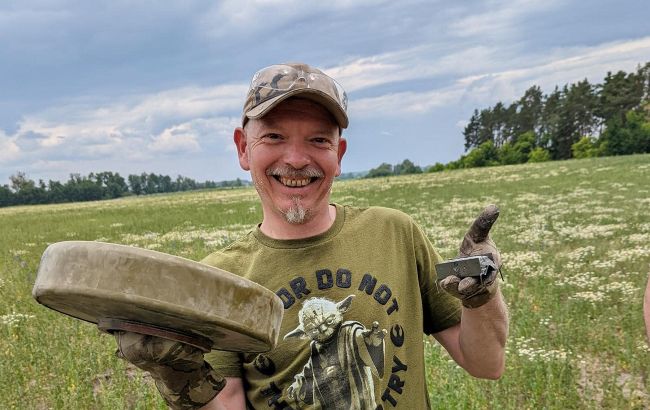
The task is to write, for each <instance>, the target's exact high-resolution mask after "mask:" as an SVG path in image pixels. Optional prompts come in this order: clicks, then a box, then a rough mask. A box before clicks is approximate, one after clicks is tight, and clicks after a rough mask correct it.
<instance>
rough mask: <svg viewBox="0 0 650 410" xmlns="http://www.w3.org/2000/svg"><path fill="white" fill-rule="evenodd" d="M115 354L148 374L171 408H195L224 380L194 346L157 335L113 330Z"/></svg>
mask: <svg viewBox="0 0 650 410" xmlns="http://www.w3.org/2000/svg"><path fill="white" fill-rule="evenodd" d="M114 335H115V339H116V341H117V345H118V351H117V355H118V357H120V358H122V359H125V360H127V361H129V362H131V363H133V364H134V365H135V366H137V367H139V368H140V369H142V370H145V371H147V372H149V373H150V374H151V377H152V378H153V379H154V380H155V382H156V387H157V388H158V391H159V392H160V394H161V395H162V397H163V399H165V401H166V402H167V404H168V405H169V406H170V407H171V408H172V409H175V410H176V409H183V410H187V409H198V408H200V407H202V406H203V405H205V404H206V403H208V402H209V401H210V400H212V399H213V398H214V397H215V396H216V395H217V394H218V393H219V392H220V391H221V390H222V389H223V388H224V386H225V385H226V380H225V379H224V378H223V377H222V376H221V375H219V374H218V373H217V372H215V371H214V370H213V369H212V367H211V366H210V365H209V364H208V363H207V362H206V361H205V360H204V358H203V352H202V351H201V350H199V349H198V348H195V347H193V346H190V345H187V344H184V343H180V342H175V341H172V340H167V339H163V338H160V337H156V336H148V335H142V334H138V333H132V332H122V331H119V332H115V333H114Z"/></svg>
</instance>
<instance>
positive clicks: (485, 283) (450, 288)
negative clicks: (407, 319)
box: [433, 205, 508, 379]
mask: <svg viewBox="0 0 650 410" xmlns="http://www.w3.org/2000/svg"><path fill="white" fill-rule="evenodd" d="M498 217H499V209H498V208H497V207H496V206H494V205H490V206H488V207H487V208H485V209H484V210H483V212H482V213H481V214H480V215H479V216H478V218H476V220H475V221H474V223H473V224H472V226H471V227H470V228H469V230H468V231H467V233H466V234H465V237H464V238H463V241H462V243H461V245H460V252H459V256H461V257H467V256H476V255H491V256H490V257H491V258H492V260H493V262H494V263H495V266H496V269H492V270H491V271H489V273H487V275H486V276H485V277H482V278H481V279H480V280H479V279H477V278H475V277H465V278H461V277H458V276H455V275H450V276H448V277H446V278H444V279H443V280H441V281H440V286H441V287H442V288H443V289H444V290H445V291H447V292H448V293H450V294H451V295H452V296H454V297H456V298H458V299H460V300H461V303H462V306H463V307H462V313H461V320H460V324H458V325H456V326H452V327H450V328H448V329H445V330H443V331H441V332H438V333H435V334H434V335H433V336H434V337H435V338H436V340H438V342H440V344H441V345H442V346H443V347H445V349H447V351H448V352H449V354H450V355H451V357H452V358H453V359H454V360H455V361H456V363H458V364H459V365H460V366H461V367H462V368H464V369H465V370H467V372H468V373H469V374H471V375H472V376H475V377H481V378H487V379H498V378H499V377H501V375H502V374H503V371H504V368H505V345H506V339H507V337H508V310H507V308H506V305H505V303H504V301H503V297H502V295H501V291H500V290H499V284H498V278H497V270H498V268H499V267H500V266H501V255H500V254H499V251H498V249H497V248H496V245H495V244H494V242H493V241H492V239H491V238H490V237H489V232H490V229H491V228H492V225H493V224H494V222H495V221H496V220H497V218H498Z"/></svg>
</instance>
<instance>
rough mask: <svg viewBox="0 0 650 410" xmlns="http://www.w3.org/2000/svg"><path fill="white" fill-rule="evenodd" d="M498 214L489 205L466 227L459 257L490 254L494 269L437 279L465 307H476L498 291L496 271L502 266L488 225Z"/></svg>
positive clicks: (495, 209) (493, 207)
mask: <svg viewBox="0 0 650 410" xmlns="http://www.w3.org/2000/svg"><path fill="white" fill-rule="evenodd" d="M498 217H499V208H497V207H496V205H488V206H487V207H486V208H485V209H484V210H483V212H481V214H480V215H479V216H478V218H476V220H475V221H474V223H473V224H472V226H471V227H470V228H469V230H468V231H467V233H466V234H465V237H464V238H463V242H462V243H461V244H460V252H459V257H467V256H478V255H487V254H490V259H492V261H493V262H494V264H495V265H496V269H490V270H489V272H488V273H487V275H485V276H484V277H481V278H475V277H467V278H460V277H458V276H454V275H451V276H447V277H446V278H444V279H443V280H441V281H440V286H441V287H442V288H443V289H444V290H446V291H447V292H448V293H450V294H452V295H453V296H455V297H457V298H458V299H460V300H461V302H462V304H463V306H465V307H467V308H477V307H479V306H482V305H484V304H486V303H487V302H488V301H489V300H490V299H492V297H494V295H495V294H496V292H497V289H498V282H497V280H496V278H497V271H498V270H499V268H500V267H501V255H499V251H498V250H497V247H496V245H495V244H494V242H493V241H492V239H490V237H489V233H490V228H492V225H493V224H494V222H495V221H496V220H497V218H498Z"/></svg>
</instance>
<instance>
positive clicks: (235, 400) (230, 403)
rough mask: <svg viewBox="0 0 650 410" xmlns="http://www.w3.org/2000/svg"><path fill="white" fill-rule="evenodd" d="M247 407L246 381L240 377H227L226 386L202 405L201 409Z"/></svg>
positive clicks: (220, 409) (226, 409)
mask: <svg viewBox="0 0 650 410" xmlns="http://www.w3.org/2000/svg"><path fill="white" fill-rule="evenodd" d="M245 408H246V398H245V395H244V382H243V381H242V379H240V378H239V377H226V387H224V388H223V390H221V392H219V394H218V395H217V396H216V397H215V398H214V399H212V401H211V402H209V403H208V404H206V405H205V406H203V407H201V410H242V409H245Z"/></svg>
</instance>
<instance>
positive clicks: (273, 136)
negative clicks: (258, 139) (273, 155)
mask: <svg viewBox="0 0 650 410" xmlns="http://www.w3.org/2000/svg"><path fill="white" fill-rule="evenodd" d="M264 138H266V139H269V140H274V141H277V140H281V139H282V135H280V134H266V135H265V136H264Z"/></svg>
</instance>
